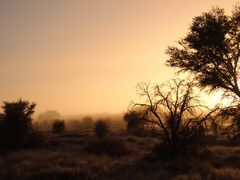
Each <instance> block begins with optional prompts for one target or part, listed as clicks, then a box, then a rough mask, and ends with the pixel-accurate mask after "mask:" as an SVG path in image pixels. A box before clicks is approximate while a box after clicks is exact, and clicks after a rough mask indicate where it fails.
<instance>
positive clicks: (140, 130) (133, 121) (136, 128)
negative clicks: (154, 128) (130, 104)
mask: <svg viewBox="0 0 240 180" xmlns="http://www.w3.org/2000/svg"><path fill="white" fill-rule="evenodd" d="M123 119H124V120H125V121H126V122H127V132H128V133H130V134H133V135H143V134H144V124H145V122H144V121H143V120H142V114H141V113H140V112H137V111H130V112H127V113H126V114H125V115H124V117H123Z"/></svg>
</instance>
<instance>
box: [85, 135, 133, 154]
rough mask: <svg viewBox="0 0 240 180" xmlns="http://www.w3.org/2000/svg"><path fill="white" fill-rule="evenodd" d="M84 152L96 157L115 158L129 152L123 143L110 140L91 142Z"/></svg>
mask: <svg viewBox="0 0 240 180" xmlns="http://www.w3.org/2000/svg"><path fill="white" fill-rule="evenodd" d="M84 151H85V152H87V153H92V154H96V155H108V156H113V157H121V156H124V155H126V154H127V153H128V152H129V151H128V150H127V148H126V146H125V144H124V143H123V142H122V141H119V140H117V139H109V138H107V139H98V140H95V141H91V142H90V143H89V144H88V145H87V146H86V147H85V148H84Z"/></svg>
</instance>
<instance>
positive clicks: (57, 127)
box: [52, 119, 65, 134]
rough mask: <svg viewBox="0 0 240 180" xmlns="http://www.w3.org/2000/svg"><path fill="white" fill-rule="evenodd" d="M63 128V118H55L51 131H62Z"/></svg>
mask: <svg viewBox="0 0 240 180" xmlns="http://www.w3.org/2000/svg"><path fill="white" fill-rule="evenodd" d="M64 130H65V122H64V120H59V119H57V120H55V121H54V122H53V125H52V131H53V133H56V134H58V133H62V132H63V131H64Z"/></svg>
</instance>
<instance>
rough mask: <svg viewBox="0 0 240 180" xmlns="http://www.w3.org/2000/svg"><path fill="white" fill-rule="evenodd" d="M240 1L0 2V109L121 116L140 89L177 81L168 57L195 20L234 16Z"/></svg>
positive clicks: (107, 0)
mask: <svg viewBox="0 0 240 180" xmlns="http://www.w3.org/2000/svg"><path fill="white" fill-rule="evenodd" d="M236 2H237V1H236V0H201V1H200V0H181V1H179V0H85V1H84V0H34V1H33V0H0V27H1V31H0V32H1V33H0V67H1V71H0V83H1V86H0V101H1V102H0V105H2V101H3V100H5V101H14V100H17V99H19V98H22V99H24V100H29V101H34V102H36V103H37V108H36V113H41V112H44V111H46V110H57V111H59V112H60V113H61V114H62V115H73V114H89V113H103V112H111V113H120V112H124V111H126V110H127V108H128V105H129V102H130V101H131V100H134V99H136V98H137V94H136V84H137V83H138V82H142V81H147V82H152V83H159V84H160V83H163V82H166V81H168V80H170V79H171V78H174V77H175V76H176V75H175V72H176V70H175V69H173V68H169V67H167V66H166V65H165V62H166V60H167V59H168V57H167V56H166V55H165V51H166V48H167V47H168V46H169V45H176V42H177V41H178V40H179V39H180V38H183V37H184V36H185V35H186V33H187V31H188V28H189V25H190V24H191V22H192V18H193V17H195V16H198V15H201V13H202V12H206V11H208V10H210V9H211V7H214V6H219V7H222V8H224V9H225V10H226V12H227V13H228V14H230V12H231V9H232V7H233V5H234V4H236ZM219 99H220V98H219V96H214V97H213V98H210V99H208V100H209V102H215V101H218V100H219Z"/></svg>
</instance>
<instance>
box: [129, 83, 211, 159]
mask: <svg viewBox="0 0 240 180" xmlns="http://www.w3.org/2000/svg"><path fill="white" fill-rule="evenodd" d="M138 91H139V93H140V95H141V96H143V97H144V98H145V100H144V102H143V103H134V104H133V107H132V108H136V107H141V108H142V109H143V110H144V113H143V116H142V119H143V120H144V121H146V122H147V123H148V124H149V125H154V126H156V127H157V128H158V131H156V133H157V134H158V137H159V138H160V139H161V140H162V141H163V143H162V145H161V148H162V150H161V151H159V155H161V156H164V157H175V156H178V155H185V154H187V153H193V154H194V153H195V154H196V152H197V151H198V150H199V149H201V147H203V146H204V144H203V143H202V138H203V137H204V125H205V123H206V122H207V121H208V120H209V119H211V114H212V113H213V112H214V111H215V109H214V110H212V111H210V112H208V113H207V114H206V113H205V112H204V111H203V108H205V110H207V109H206V107H204V106H202V105H201V104H200V101H199V99H198V96H196V95H194V83H193V82H187V81H184V80H172V81H170V82H169V83H168V84H163V85H156V86H154V87H153V88H152V89H151V88H150V86H149V85H148V84H146V83H141V84H139V85H138ZM161 152H165V153H161Z"/></svg>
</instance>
